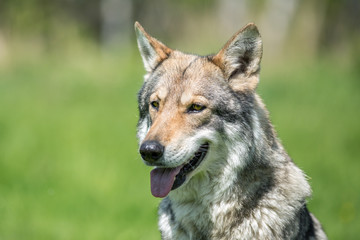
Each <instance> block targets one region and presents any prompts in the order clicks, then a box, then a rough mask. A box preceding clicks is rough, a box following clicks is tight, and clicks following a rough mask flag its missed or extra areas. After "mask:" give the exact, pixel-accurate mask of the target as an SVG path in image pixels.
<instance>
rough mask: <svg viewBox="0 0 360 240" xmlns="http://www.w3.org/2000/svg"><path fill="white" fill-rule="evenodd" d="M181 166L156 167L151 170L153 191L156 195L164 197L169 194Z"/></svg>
mask: <svg viewBox="0 0 360 240" xmlns="http://www.w3.org/2000/svg"><path fill="white" fill-rule="evenodd" d="M181 167H182V166H179V167H177V168H155V169H153V170H152V171H151V173H150V178H151V193H152V195H153V196H154V197H158V198H163V197H166V196H167V195H168V194H169V192H170V191H171V188H172V186H173V184H174V181H175V176H176V174H178V173H179V172H180V169H181Z"/></svg>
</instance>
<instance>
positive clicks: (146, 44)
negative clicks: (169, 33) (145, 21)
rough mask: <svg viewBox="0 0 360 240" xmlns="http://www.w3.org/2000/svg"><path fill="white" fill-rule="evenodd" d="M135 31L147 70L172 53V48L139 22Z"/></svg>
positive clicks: (149, 70) (136, 23)
mask: <svg viewBox="0 0 360 240" xmlns="http://www.w3.org/2000/svg"><path fill="white" fill-rule="evenodd" d="M135 32H136V36H137V43H138V47H139V50H140V54H141V57H142V59H143V62H144V66H145V70H146V71H147V72H151V71H153V70H154V69H155V68H156V66H157V65H158V64H159V63H161V62H162V61H163V60H164V59H166V58H167V57H168V56H169V55H170V53H171V52H172V50H171V49H170V48H168V47H167V46H165V45H164V44H163V43H161V42H160V41H158V40H156V39H155V38H153V37H151V36H150V35H149V34H148V33H147V32H145V30H144V28H143V27H142V26H141V25H140V24H139V23H138V22H135Z"/></svg>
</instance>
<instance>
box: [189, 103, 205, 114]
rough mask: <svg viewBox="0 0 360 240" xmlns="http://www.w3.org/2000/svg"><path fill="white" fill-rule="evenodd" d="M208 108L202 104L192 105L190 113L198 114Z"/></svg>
mask: <svg viewBox="0 0 360 240" xmlns="http://www.w3.org/2000/svg"><path fill="white" fill-rule="evenodd" d="M205 108H206V107H205V106H204V105H201V104H197V103H194V104H191V106H190V107H189V108H188V112H190V113H198V112H201V111H202V110H204V109H205Z"/></svg>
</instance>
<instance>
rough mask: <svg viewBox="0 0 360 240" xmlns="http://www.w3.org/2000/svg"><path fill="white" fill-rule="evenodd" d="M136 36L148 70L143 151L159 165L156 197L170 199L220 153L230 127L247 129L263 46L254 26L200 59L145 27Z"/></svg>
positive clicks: (142, 105) (142, 102) (154, 176)
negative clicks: (162, 40)
mask: <svg viewBox="0 0 360 240" xmlns="http://www.w3.org/2000/svg"><path fill="white" fill-rule="evenodd" d="M135 30H136V34H137V42H138V46H139V50H140V53H141V56H142V59H143V62H144V66H145V69H146V71H147V74H146V75H145V80H144V85H143V87H142V89H141V90H140V92H139V95H138V102H139V112H140V119H139V123H138V139H139V143H140V144H139V145H140V150H139V151H140V154H141V156H142V158H143V160H144V162H145V163H146V164H147V165H150V166H155V169H154V170H153V171H152V172H151V190H152V193H153V195H154V196H156V197H165V196H166V195H168V194H169V192H170V191H171V190H173V189H176V188H178V187H179V186H181V185H182V184H184V183H186V182H188V181H189V180H190V179H191V178H192V177H193V176H194V175H195V174H196V173H198V172H201V169H202V167H201V166H203V165H206V162H207V161H208V160H209V158H210V157H211V155H213V156H215V155H216V151H221V149H220V148H221V146H223V145H224V144H226V143H225V142H226V141H227V139H228V138H229V137H225V136H228V135H229V134H231V133H229V126H230V128H231V126H233V125H232V123H235V122H238V121H239V120H240V121H241V122H242V124H240V125H241V128H247V127H249V126H248V125H249V123H248V122H247V121H248V120H247V119H246V112H247V111H248V109H249V106H246V105H249V104H251V101H248V100H244V98H247V97H248V96H252V93H253V92H254V90H255V88H256V86H257V84H258V81H259V69H260V60H261V56H262V42H261V38H260V35H259V32H258V30H257V28H256V26H255V25H254V24H248V25H246V26H245V27H244V28H242V29H241V30H240V31H239V32H237V33H236V34H235V35H234V36H233V37H232V38H231V39H230V40H229V41H228V42H227V43H226V44H225V46H224V47H223V48H222V49H221V50H220V51H219V52H218V53H217V54H216V55H211V56H204V57H202V56H197V55H191V54H185V53H182V52H180V51H176V50H172V49H170V48H168V47H167V46H165V45H164V44H163V43H161V42H159V41H158V40H156V39H155V38H153V37H151V36H150V35H149V34H148V33H146V32H145V30H144V29H143V28H142V26H141V25H140V24H139V23H135ZM226 124H227V125H226ZM225 125H226V126H227V127H226V126H225ZM230 131H231V130H230ZM239 134H240V133H239ZM209 161H210V160H209Z"/></svg>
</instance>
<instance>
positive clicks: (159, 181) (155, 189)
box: [150, 143, 209, 198]
mask: <svg viewBox="0 0 360 240" xmlns="http://www.w3.org/2000/svg"><path fill="white" fill-rule="evenodd" d="M208 150H209V143H205V144H203V145H201V146H200V147H199V149H198V150H197V151H196V152H195V154H194V156H193V157H192V158H191V159H190V160H189V161H188V162H187V163H186V164H184V165H181V166H179V167H176V168H155V169H153V170H152V171H151V174H150V175H151V193H152V194H153V195H154V197H160V198H163V197H166V196H167V195H168V194H169V192H170V191H171V190H174V189H176V188H178V187H180V186H181V185H182V184H183V183H184V182H185V180H186V175H187V174H189V173H190V172H192V171H194V170H195V169H196V168H197V167H198V166H199V165H200V163H201V162H202V160H204V158H205V156H206V154H207V152H208Z"/></svg>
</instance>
